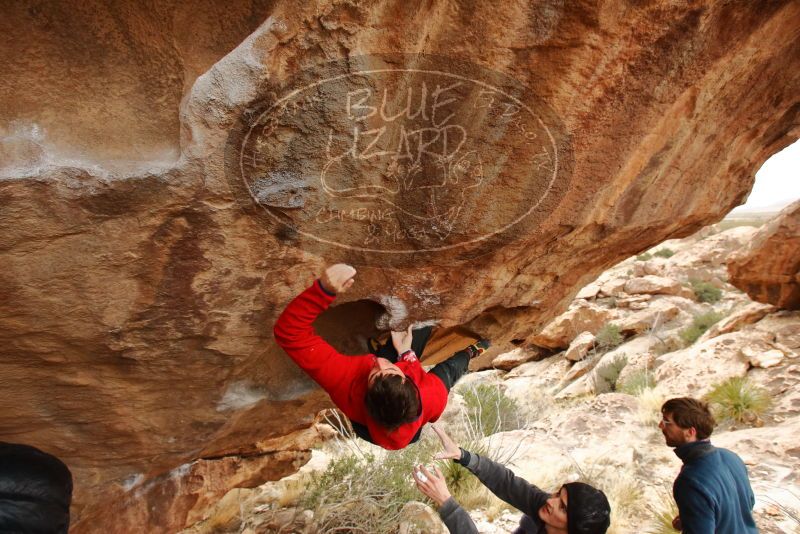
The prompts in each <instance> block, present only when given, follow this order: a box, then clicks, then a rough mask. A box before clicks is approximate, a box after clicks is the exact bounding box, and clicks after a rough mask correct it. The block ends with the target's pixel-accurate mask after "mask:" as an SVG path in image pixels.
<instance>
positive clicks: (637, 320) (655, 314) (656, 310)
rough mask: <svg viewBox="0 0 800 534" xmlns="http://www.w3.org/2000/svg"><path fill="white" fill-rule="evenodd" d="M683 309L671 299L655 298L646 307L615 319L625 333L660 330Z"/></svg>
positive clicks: (615, 322)
mask: <svg viewBox="0 0 800 534" xmlns="http://www.w3.org/2000/svg"><path fill="white" fill-rule="evenodd" d="M679 313H681V309H680V308H679V307H678V306H677V305H675V304H674V303H673V302H671V301H670V300H666V299H658V300H653V301H651V302H650V303H648V305H647V306H646V307H644V308H643V309H641V310H637V311H635V312H633V313H629V314H624V315H621V316H620V317H618V318H617V319H616V320H614V324H615V325H617V326H618V327H619V329H620V332H622V333H623V334H628V335H630V334H641V333H642V332H644V331H646V330H650V329H652V330H658V329H659V328H660V327H662V326H663V325H665V324H666V323H669V322H670V321H672V320H673V319H675V318H676V317H677V316H678V314H679Z"/></svg>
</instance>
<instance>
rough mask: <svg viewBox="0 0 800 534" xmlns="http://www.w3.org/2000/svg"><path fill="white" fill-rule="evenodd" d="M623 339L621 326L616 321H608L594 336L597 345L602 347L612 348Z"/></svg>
mask: <svg viewBox="0 0 800 534" xmlns="http://www.w3.org/2000/svg"><path fill="white" fill-rule="evenodd" d="M622 341H623V338H622V333H621V332H620V330H619V327H618V326H617V325H615V324H614V323H606V324H605V325H603V327H602V328H601V329H600V330H598V331H597V334H596V335H595V336H594V342H595V345H597V347H598V348H601V349H606V350H607V349H612V348H614V347H616V346H617V345H620V344H621V343H622Z"/></svg>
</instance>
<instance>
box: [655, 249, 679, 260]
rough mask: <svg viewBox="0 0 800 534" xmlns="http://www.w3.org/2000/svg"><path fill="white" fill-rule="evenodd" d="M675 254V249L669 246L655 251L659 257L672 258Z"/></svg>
mask: <svg viewBox="0 0 800 534" xmlns="http://www.w3.org/2000/svg"><path fill="white" fill-rule="evenodd" d="M674 255H675V251H674V250H672V249H669V248H662V249H659V250H657V251H655V252H654V253H653V256H656V257H658V258H671V257H672V256H674Z"/></svg>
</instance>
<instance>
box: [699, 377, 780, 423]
mask: <svg viewBox="0 0 800 534" xmlns="http://www.w3.org/2000/svg"><path fill="white" fill-rule="evenodd" d="M706 400H707V401H708V402H709V404H711V408H712V410H713V412H714V417H716V418H717V419H718V420H731V421H735V422H738V423H752V422H754V421H757V420H759V419H760V417H761V415H763V414H764V412H766V411H767V410H768V409H769V407H770V405H771V400H770V397H769V393H767V391H766V390H765V389H764V388H762V387H760V386H757V385H756V384H753V383H752V382H751V381H750V380H748V378H747V377H743V376H735V377H733V378H729V379H728V380H726V381H724V382H722V383H719V384H717V385H715V386H714V387H713V388H712V389H711V391H710V392H709V393H708V394H707V395H706Z"/></svg>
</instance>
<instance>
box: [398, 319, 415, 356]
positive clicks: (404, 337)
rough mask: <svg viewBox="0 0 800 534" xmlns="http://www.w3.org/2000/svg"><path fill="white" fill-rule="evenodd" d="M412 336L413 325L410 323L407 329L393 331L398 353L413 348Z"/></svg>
mask: <svg viewBox="0 0 800 534" xmlns="http://www.w3.org/2000/svg"><path fill="white" fill-rule="evenodd" d="M412 337H413V336H412V334H411V325H408V328H407V329H405V330H403V331H400V332H395V331H392V345H394V350H396V351H397V354H403V353H404V352H405V351H407V350H409V349H410V348H411V339H412ZM417 356H419V355H417Z"/></svg>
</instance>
